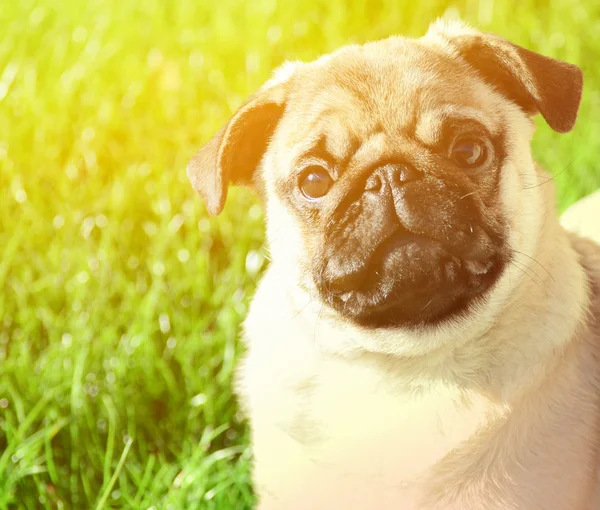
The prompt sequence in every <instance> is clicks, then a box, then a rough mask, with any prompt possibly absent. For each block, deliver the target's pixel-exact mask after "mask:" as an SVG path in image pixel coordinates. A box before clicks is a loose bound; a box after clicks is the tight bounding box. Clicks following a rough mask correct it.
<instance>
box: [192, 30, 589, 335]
mask: <svg viewBox="0 0 600 510" xmlns="http://www.w3.org/2000/svg"><path fill="white" fill-rule="evenodd" d="M581 87H582V79H581V73H580V71H579V69H578V68H576V67H575V66H571V65H568V64H564V63H562V62H558V61H556V60H553V59H549V58H547V57H543V56H541V55H537V54H535V53H531V52H529V51H527V50H525V49H523V48H520V47H518V46H515V45H512V44H510V43H508V42H507V41H504V40H502V39H499V38H496V37H493V36H490V35H485V34H481V33H479V32H476V31H474V30H471V29H469V28H466V27H464V26H462V25H457V24H451V25H443V24H437V25H435V26H433V27H432V28H431V29H430V31H429V33H428V34H427V35H426V36H425V37H423V38H421V39H417V40H411V39H404V38H391V39H387V40H384V41H379V42H375V43H370V44H367V45H364V46H350V47H346V48H343V49H342V50H339V51H337V52H335V53H333V54H331V55H327V56H325V57H323V58H321V59H319V60H317V61H315V62H312V63H310V64H288V65H287V66H286V67H284V68H283V69H282V70H281V71H280V72H279V73H278V74H277V75H276V76H275V78H274V79H273V80H271V82H268V83H267V84H266V85H265V87H263V89H262V90H261V91H259V93H258V94H257V95H256V96H255V97H254V98H253V99H251V100H250V101H249V102H248V103H247V104H246V105H245V106H244V107H242V108H241V109H240V110H239V111H238V112H237V113H236V115H235V116H234V117H233V118H232V120H231V121H230V122H229V123H228V124H227V125H226V126H225V127H224V128H223V129H222V130H221V132H220V133H219V134H218V135H217V136H216V137H215V138H213V140H211V142H209V143H208V144H207V145H206V146H205V147H204V148H203V149H201V151H200V152H199V153H198V155H197V156H196V157H195V158H194V160H192V162H191V164H190V166H189V167H188V172H189V175H190V178H191V180H192V183H193V184H194V186H195V187H196V189H197V190H198V191H199V192H200V193H201V194H202V195H203V196H204V198H205V199H206V201H207V204H208V208H209V211H211V212H212V213H218V212H219V211H220V210H221V208H222V207H223V204H224V201H225V197H226V189H227V185H228V184H229V183H238V184H244V183H251V184H252V185H253V186H254V187H255V188H256V189H257V190H258V191H259V193H260V194H261V196H262V197H263V199H264V201H265V205H266V210H267V219H268V220H267V221H268V224H267V232H268V236H269V240H270V247H271V252H272V257H273V264H274V265H280V266H284V267H285V268H286V269H287V272H286V271H284V272H285V273H286V274H288V275H289V279H290V282H289V283H290V284H292V285H295V286H298V287H300V288H302V289H305V290H306V291H307V292H309V293H310V294H311V295H312V296H313V298H315V297H316V298H317V299H318V300H320V301H321V302H322V303H323V304H324V305H325V306H326V307H327V308H328V309H329V310H331V311H332V313H334V314H337V316H339V317H340V318H342V320H343V321H345V322H350V323H352V324H355V325H356V326H359V327H363V328H376V329H381V328H386V329H389V328H404V329H407V328H408V329H415V328H417V329H419V328H421V329H422V328H430V327H432V326H438V325H440V324H447V323H449V322H454V323H457V322H459V321H461V320H465V318H468V317H469V316H473V315H475V314H476V313H480V314H482V313H488V315H489V314H490V313H492V310H491V309H492V308H493V309H497V308H498V307H499V306H500V302H502V301H503V300H505V299H506V297H507V294H508V288H509V285H508V284H506V282H503V281H504V280H506V279H507V278H508V277H509V276H510V275H509V274H508V273H509V272H510V267H511V264H513V262H514V261H515V254H522V255H525V256H530V257H532V256H534V255H535V250H536V242H537V237H538V235H537V234H538V230H539V228H540V224H541V219H542V216H543V214H544V207H545V205H544V204H543V201H542V198H541V196H540V190H539V189H538V188H537V187H536V186H535V184H536V183H537V182H538V181H537V175H536V170H535V167H534V164H533V161H532V158H531V152H530V148H529V142H530V139H531V136H532V134H533V124H532V122H531V120H530V116H531V115H533V114H535V113H542V115H543V116H544V117H545V118H546V120H547V121H548V123H549V124H550V125H551V127H552V128H554V129H555V130H557V131H561V132H564V131H568V130H570V129H571V128H572V127H573V124H574V122H575V118H576V114H577V109H578V106H579V101H580V96H581ZM518 278H519V276H518V275H513V281H514V280H515V279H516V280H518ZM486 307H487V308H488V310H487V311H486ZM476 311H477V312H476Z"/></svg>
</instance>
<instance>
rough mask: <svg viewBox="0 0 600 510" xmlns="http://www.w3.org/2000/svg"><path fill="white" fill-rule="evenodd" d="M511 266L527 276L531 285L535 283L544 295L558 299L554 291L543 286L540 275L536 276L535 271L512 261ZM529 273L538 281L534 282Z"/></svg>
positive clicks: (547, 286) (545, 285)
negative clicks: (550, 295) (547, 294)
mask: <svg viewBox="0 0 600 510" xmlns="http://www.w3.org/2000/svg"><path fill="white" fill-rule="evenodd" d="M512 264H513V265H514V266H515V267H516V268H517V269H519V270H520V271H521V272H522V273H523V274H525V275H527V276H528V277H529V278H530V279H531V281H532V282H533V283H535V284H536V285H537V287H538V288H539V289H540V290H541V291H543V292H546V293H549V294H552V296H554V297H555V298H556V299H558V296H557V295H556V294H555V293H554V291H553V290H552V289H551V288H550V286H549V285H547V284H545V282H544V281H543V280H542V279H541V278H540V275H538V274H537V273H536V272H535V271H533V269H531V268H528V267H527V266H525V265H524V264H522V263H521V262H517V261H516V260H514V259H513V261H512ZM531 273H533V274H534V275H535V276H536V277H537V278H538V280H539V281H538V280H536V279H535V278H534V277H533V276H532V275H531Z"/></svg>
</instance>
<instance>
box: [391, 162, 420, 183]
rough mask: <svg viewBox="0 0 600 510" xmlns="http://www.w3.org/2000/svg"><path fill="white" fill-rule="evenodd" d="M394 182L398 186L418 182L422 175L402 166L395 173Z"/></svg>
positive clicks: (413, 169)
mask: <svg viewBox="0 0 600 510" xmlns="http://www.w3.org/2000/svg"><path fill="white" fill-rule="evenodd" d="M395 177H396V178H395V179H394V180H395V182H397V183H398V184H406V183H407V182H411V181H418V180H419V179H421V178H422V177H423V173H422V172H420V171H419V170H417V169H416V168H413V167H412V166H406V165H402V166H399V167H398V169H397V171H396V176H395Z"/></svg>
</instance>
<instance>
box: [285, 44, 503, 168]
mask: <svg viewBox="0 0 600 510" xmlns="http://www.w3.org/2000/svg"><path fill="white" fill-rule="evenodd" d="M289 86H290V95H289V102H288V108H287V112H286V117H285V118H284V119H282V121H283V122H284V125H285V128H284V129H285V131H286V136H288V140H287V142H288V143H289V144H290V145H296V144H300V143H305V144H310V143H314V141H315V140H320V138H321V137H322V136H325V139H324V142H325V144H326V148H327V149H328V150H329V151H330V152H331V153H332V154H333V155H335V156H336V158H337V159H339V160H344V159H345V158H346V157H347V156H348V153H349V152H351V151H352V150H353V149H355V143H358V141H360V140H365V139H368V137H369V136H370V135H372V134H376V133H385V134H388V135H391V136H394V135H397V136H398V137H405V138H410V137H417V138H419V139H420V140H421V141H422V142H423V143H426V144H431V143H434V142H435V140H436V139H437V138H439V137H440V136H441V130H442V127H443V126H442V123H443V121H444V120H446V119H448V118H461V117H462V118H466V119H468V118H471V119H474V120H476V121H478V122H481V123H482V124H484V125H485V126H486V127H487V128H488V129H489V130H490V131H491V132H493V133H495V132H496V131H497V129H498V127H499V124H500V122H501V115H500V112H498V109H497V108H495V106H497V105H496V104H495V101H493V99H495V97H494V96H493V94H491V91H492V90H493V89H492V88H491V87H490V86H489V85H487V84H486V83H485V82H484V81H483V80H482V79H481V78H480V77H479V76H478V75H477V74H476V73H473V72H472V70H471V69H469V67H468V66H467V65H466V64H465V63H464V62H461V61H460V60H455V59H453V58H450V57H449V55H448V53H447V52H444V51H443V50H440V49H437V48H435V47H432V46H430V45H427V44H425V43H424V42H422V41H420V40H410V39H404V38H392V39H387V40H384V41H379V42H376V43H371V44H367V45H365V46H351V47H348V48H344V49H342V50H341V51H338V52H336V53H334V54H332V55H328V56H326V57H325V58H323V59H320V60H318V61H316V62H314V63H312V64H308V65H304V66H301V67H299V68H298V69H297V70H296V72H295V74H294V76H293V78H292V79H291V80H290V83H289ZM490 96H491V97H492V102H491V103H490ZM496 102H497V101H496ZM300 118H301V119H302V122H301V123H298V120H299V119H300ZM286 128H287V129H286Z"/></svg>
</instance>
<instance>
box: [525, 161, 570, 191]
mask: <svg viewBox="0 0 600 510" xmlns="http://www.w3.org/2000/svg"><path fill="white" fill-rule="evenodd" d="M576 161H577V160H575V159H574V160H572V161H571V162H570V163H569V164H568V165H566V166H565V167H564V168H563V169H562V170H561V171H560V172H558V173H556V174H554V175H551V176H550V177H548V178H546V179H545V180H544V181H542V182H540V183H538V184H535V185H533V186H523V189H524V190H528V189H534V188H539V187H540V186H543V185H544V184H548V183H549V182H550V181H553V180H555V179H556V178H557V177H559V176H560V175H562V174H563V173H564V172H565V171H566V170H568V169H569V168H570V167H571V166H572V165H573V163H575V162H576ZM539 177H541V175H540V176H539Z"/></svg>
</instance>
